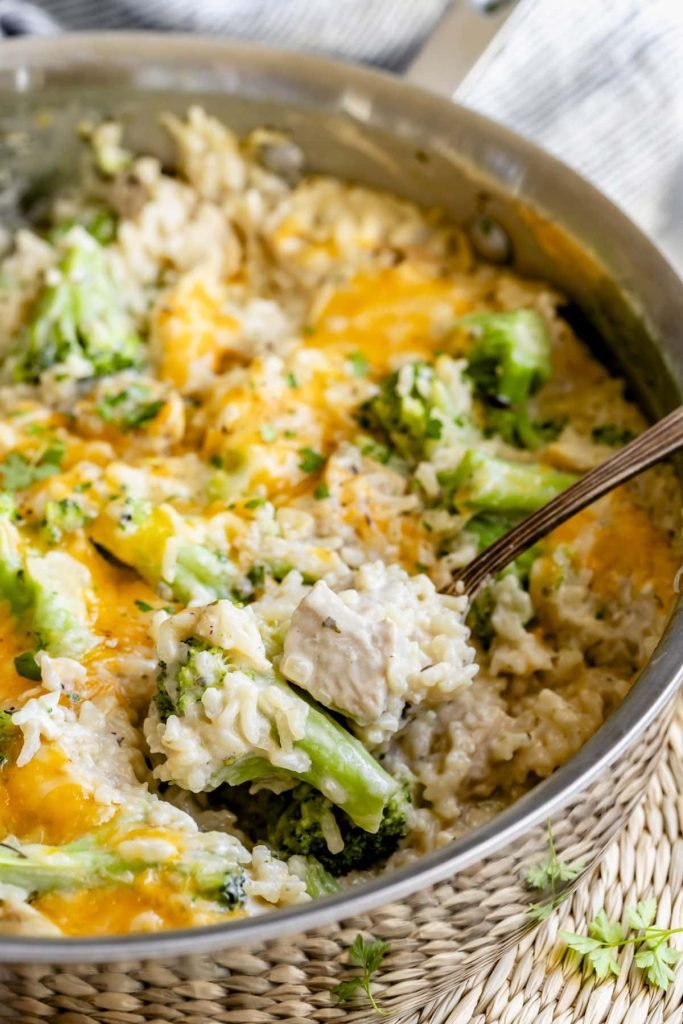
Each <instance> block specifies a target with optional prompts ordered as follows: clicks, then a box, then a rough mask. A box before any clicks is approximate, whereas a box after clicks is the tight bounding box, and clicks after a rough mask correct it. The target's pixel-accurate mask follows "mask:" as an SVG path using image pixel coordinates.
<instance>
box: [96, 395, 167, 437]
mask: <svg viewBox="0 0 683 1024" xmlns="http://www.w3.org/2000/svg"><path fill="white" fill-rule="evenodd" d="M165 404H166V403H165V402H164V400H163V399H162V398H160V399H153V398H152V392H151V391H150V389H149V388H148V387H147V386H146V385H145V384H131V385H130V386H129V387H127V388H123V389H122V390H121V391H110V392H107V393H106V394H104V395H102V397H101V398H100V400H99V401H98V402H97V405H96V406H95V411H96V412H97V415H98V416H99V417H100V419H101V420H102V421H103V422H104V423H109V424H111V425H112V426H113V427H116V428H117V429H118V430H121V431H122V432H123V433H127V432H128V431H130V430H139V429H140V427H144V426H145V425H146V424H147V423H150V422H151V421H152V420H153V419H155V418H156V417H157V416H158V415H159V413H160V412H161V410H162V409H163V407H164V405H165Z"/></svg>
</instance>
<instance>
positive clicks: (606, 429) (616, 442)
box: [591, 423, 636, 448]
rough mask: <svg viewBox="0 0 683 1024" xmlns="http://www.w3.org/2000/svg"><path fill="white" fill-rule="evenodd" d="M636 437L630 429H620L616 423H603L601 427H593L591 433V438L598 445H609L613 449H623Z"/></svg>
mask: <svg viewBox="0 0 683 1024" xmlns="http://www.w3.org/2000/svg"><path fill="white" fill-rule="evenodd" d="M635 436H636V435H635V434H634V433H633V431H632V430H629V429H628V427H619V426H617V424H616V423H603V425H602V426H601V427H593V430H592V431H591V437H592V438H593V440H594V441H595V443H596V444H608V445H610V447H612V448H621V447H622V446H623V445H625V444H628V443H629V441H632V440H633V439H634V437H635Z"/></svg>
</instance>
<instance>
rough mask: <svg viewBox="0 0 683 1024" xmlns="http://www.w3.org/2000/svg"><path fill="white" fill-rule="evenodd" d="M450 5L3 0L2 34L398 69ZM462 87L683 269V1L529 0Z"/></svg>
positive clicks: (386, 0)
mask: <svg viewBox="0 0 683 1024" xmlns="http://www.w3.org/2000/svg"><path fill="white" fill-rule="evenodd" d="M454 2H456V3H467V2H471V0H454ZM446 4H447V0H34V2H33V3H24V2H23V0H0V32H2V31H4V32H5V33H7V34H19V33H22V32H50V31H58V30H59V28H65V29H76V30H78V29H94V28H114V29H122V28H149V29H153V28H156V29H165V30H171V29H176V30H180V31H197V32H206V33H209V34H212V35H216V34H225V35H230V36H233V37H237V38H248V39H259V40H262V41H264V42H267V43H271V44H275V45H281V46H287V47H294V48H301V49H308V50H315V51H318V52H320V51H323V52H326V53H332V54H336V55H339V56H342V57H346V58H351V59H356V60H362V61H368V62H371V63H375V64H379V65H381V66H384V67H388V68H393V69H400V68H401V67H403V66H404V65H405V64H406V62H407V61H408V59H409V57H410V56H411V55H412V54H414V53H415V52H416V51H417V50H418V49H419V47H420V45H421V43H422V42H423V41H424V39H425V38H426V37H427V36H428V35H429V33H430V32H431V31H433V29H434V28H435V26H436V24H437V22H438V20H439V17H440V15H441V14H442V12H443V11H444V9H445V7H446ZM457 96H458V99H460V100H461V101H463V102H464V103H467V104H470V105H471V106H473V107H475V108H477V109H478V110H481V111H482V112H484V113H486V114H488V115H489V116H490V117H493V118H495V119H496V120H499V121H503V122H505V123H506V124H508V125H510V126H511V127H512V128H514V129H516V130H517V131H519V132H521V133H522V134H524V135H526V136H528V137H530V138H533V139H535V140H536V141H538V142H539V143H540V144H541V145H542V146H544V147H545V148H546V149H549V150H550V151H552V152H554V153H555V154H556V155H557V156H559V157H560V158H561V159H563V160H564V161H565V162H567V163H569V164H571V165H572V166H574V167H575V168H577V169H578V170H579V171H581V172H582V173H584V174H585V175H586V176H587V177H589V178H590V179H591V180H593V181H594V182H595V183H596V184H597V185H598V187H600V188H601V189H603V190H604V191H605V192H607V193H608V195H610V197H611V198H612V199H614V201H615V202H617V203H618V204H619V205H621V206H622V207H623V208H624V209H625V210H626V211H627V212H628V213H629V214H630V215H631V216H632V217H633V218H634V219H635V220H636V221H638V222H639V223H640V224H641V226H642V227H644V228H645V229H646V230H647V231H649V232H650V233H651V234H652V235H653V237H654V238H655V239H656V240H657V241H658V242H659V244H660V245H661V246H662V248H664V249H665V251H667V252H668V254H669V255H670V257H671V258H672V259H673V260H674V262H676V263H677V265H678V266H679V268H680V269H681V270H683V0H520V2H519V4H518V6H517V7H516V8H515V10H514V11H513V13H512V14H511V16H510V17H509V19H508V21H507V22H506V24H505V26H504V28H503V29H502V30H501V31H500V33H499V35H498V36H496V38H495V40H494V42H493V44H492V45H491V46H490V48H489V50H488V51H487V52H486V54H485V55H484V57H483V58H482V59H481V60H480V61H479V63H478V64H477V66H476V67H475V69H474V71H473V72H471V73H470V75H469V76H468V77H467V79H466V80H465V81H464V82H463V84H462V86H461V88H460V89H459V90H458V93H457Z"/></svg>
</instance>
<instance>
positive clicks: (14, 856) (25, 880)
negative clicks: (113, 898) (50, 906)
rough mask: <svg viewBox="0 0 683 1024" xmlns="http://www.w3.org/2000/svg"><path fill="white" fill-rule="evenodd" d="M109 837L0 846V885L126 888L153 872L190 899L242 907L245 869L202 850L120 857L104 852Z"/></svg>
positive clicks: (30, 888) (59, 889) (34, 889)
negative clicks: (174, 856)
mask: <svg viewBox="0 0 683 1024" xmlns="http://www.w3.org/2000/svg"><path fill="white" fill-rule="evenodd" d="M107 837H108V833H107V830H106V829H104V830H103V832H102V834H101V835H97V834H93V835H90V836H85V837H83V838H82V839H78V840H76V841H75V842H73V843H67V844H65V845H64V846H47V845H44V844H41V843H18V842H15V841H13V842H12V844H11V845H10V844H8V843H2V844H0V883H2V884H6V885H17V886H19V887H20V888H21V889H25V890H26V891H27V892H29V893H31V894H36V895H37V894H40V893H45V892H71V891H75V890H78V889H94V888H97V887H98V886H101V885H109V884H112V883H122V884H130V883H131V882H133V881H134V880H135V877H136V875H138V874H139V873H140V872H142V871H148V870H149V869H150V868H152V869H154V868H156V869H158V870H160V871H162V872H164V873H165V874H168V875H169V876H170V877H171V878H174V879H176V880H177V881H178V882H179V883H181V884H183V885H188V886H189V887H190V889H191V891H192V893H193V895H195V896H200V897H203V898H205V899H210V900H213V901H215V902H217V903H221V904H222V905H223V906H225V907H226V908H228V909H229V910H234V909H236V908H237V907H239V906H241V905H242V903H243V902H244V882H245V873H244V869H243V868H242V867H240V866H239V865H238V864H235V863H233V862H232V861H231V860H229V861H227V862H226V859H225V858H224V857H222V856H219V855H217V854H211V853H209V852H208V851H206V850H203V849H199V850H198V851H189V852H188V853H187V854H186V855H185V856H184V857H183V858H182V859H181V860H179V861H175V862H172V863H170V864H169V863H168V862H167V861H164V862H155V861H154V860H143V859H141V858H130V857H122V856H121V855H120V854H118V853H116V852H114V851H112V850H111V849H107V848H106V845H105V842H104V841H103V840H106V838H107Z"/></svg>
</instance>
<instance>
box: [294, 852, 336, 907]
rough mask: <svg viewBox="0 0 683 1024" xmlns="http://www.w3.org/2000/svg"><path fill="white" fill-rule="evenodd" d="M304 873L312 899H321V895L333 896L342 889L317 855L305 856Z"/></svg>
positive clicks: (307, 889)
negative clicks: (316, 857) (317, 858)
mask: <svg viewBox="0 0 683 1024" xmlns="http://www.w3.org/2000/svg"><path fill="white" fill-rule="evenodd" d="M302 875H303V880H304V882H305V883H306V892H307V893H308V895H309V896H310V897H311V899H312V900H319V899H320V897H321V896H331V895H333V894H334V893H335V892H340V891H341V886H340V884H339V882H338V881H337V880H336V878H334V877H333V876H332V875H331V874H330V872H329V871H326V870H325V868H324V867H323V866H322V864H321V863H320V861H318V860H316V859H315V857H306V858H305V864H304V867H303V871H302Z"/></svg>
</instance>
